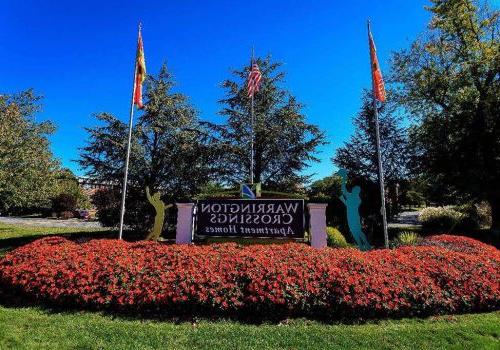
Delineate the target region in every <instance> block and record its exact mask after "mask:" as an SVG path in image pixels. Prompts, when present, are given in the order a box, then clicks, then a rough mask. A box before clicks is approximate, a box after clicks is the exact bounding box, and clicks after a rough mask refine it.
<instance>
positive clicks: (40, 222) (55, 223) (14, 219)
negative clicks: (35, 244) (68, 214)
mask: <svg viewBox="0 0 500 350" xmlns="http://www.w3.org/2000/svg"><path fill="white" fill-rule="evenodd" d="M0 222H1V223H5V224H12V225H26V226H43V227H79V228H98V227H101V224H100V223H99V222H97V221H85V220H80V219H68V220H62V219H52V218H32V217H18V216H0Z"/></svg>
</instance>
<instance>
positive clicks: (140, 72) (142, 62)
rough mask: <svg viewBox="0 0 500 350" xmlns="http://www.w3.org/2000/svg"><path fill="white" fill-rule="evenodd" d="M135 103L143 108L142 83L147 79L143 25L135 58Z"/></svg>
mask: <svg viewBox="0 0 500 350" xmlns="http://www.w3.org/2000/svg"><path fill="white" fill-rule="evenodd" d="M134 79H135V80H134V104H135V105H136V106H137V108H142V107H143V104H142V83H144V80H146V59H145V58H144V46H143V44H142V34H141V27H139V36H138V37H137V54H136V60H135V78H134Z"/></svg>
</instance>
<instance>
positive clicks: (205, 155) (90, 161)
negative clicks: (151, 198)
mask: <svg viewBox="0 0 500 350" xmlns="http://www.w3.org/2000/svg"><path fill="white" fill-rule="evenodd" d="M173 87H174V82H173V79H172V76H171V75H170V73H169V72H168V71H167V68H166V66H165V65H164V66H163V67H162V68H161V70H160V72H159V74H158V76H157V77H153V76H148V79H147V82H146V93H145V108H144V113H143V114H142V115H140V117H139V118H138V121H137V124H136V125H135V126H134V129H133V144H132V150H131V158H130V168H129V190H128V196H127V215H126V221H125V222H126V223H127V224H129V225H132V226H134V227H135V228H140V229H141V230H145V229H147V228H148V227H149V225H151V224H152V214H153V211H152V208H151V206H150V204H149V203H148V202H147V200H146V194H145V190H146V186H147V187H149V188H150V189H151V191H152V192H157V191H159V192H161V193H162V198H163V200H164V201H165V202H167V203H172V202H174V201H178V200H182V199H187V198H189V197H190V196H192V195H194V194H196V193H197V192H198V191H199V189H200V188H201V186H203V185H204V184H205V183H206V182H208V181H209V180H210V179H211V169H210V164H211V161H210V158H209V157H210V154H209V151H210V148H209V144H208V141H207V140H208V138H207V136H206V132H204V131H203V130H202V128H201V126H200V124H199V122H198V119H197V116H196V111H195V110H194V108H193V107H192V106H191V105H190V104H189V101H188V98H187V97H186V96H185V95H183V94H180V93H175V92H172V88H173ZM97 118H98V119H99V120H100V121H101V122H102V123H103V124H104V125H103V126H97V127H93V128H88V129H87V131H88V133H89V140H88V143H87V145H86V146H85V147H84V148H83V149H82V152H81V157H80V160H79V164H80V166H81V167H82V168H84V169H85V170H86V172H87V175H88V176H90V177H93V178H96V179H99V180H101V181H106V182H109V183H112V184H115V186H114V189H113V190H114V191H119V190H120V188H121V181H122V178H123V167H124V159H125V152H126V140H127V136H126V135H127V126H126V125H125V124H124V123H122V122H121V121H120V120H118V119H117V118H115V117H114V116H112V115H111V114H108V113H101V114H99V115H97ZM100 197H103V195H102V194H100ZM104 197H105V198H114V202H115V203H114V204H113V205H109V204H107V205H106V210H107V213H108V214H109V213H113V215H112V218H114V220H110V219H111V218H110V216H109V215H107V217H106V220H107V223H108V224H109V223H110V221H111V222H113V223H114V224H116V223H118V219H119V218H118V215H116V214H117V213H118V212H119V200H118V198H119V196H116V195H109V196H104Z"/></svg>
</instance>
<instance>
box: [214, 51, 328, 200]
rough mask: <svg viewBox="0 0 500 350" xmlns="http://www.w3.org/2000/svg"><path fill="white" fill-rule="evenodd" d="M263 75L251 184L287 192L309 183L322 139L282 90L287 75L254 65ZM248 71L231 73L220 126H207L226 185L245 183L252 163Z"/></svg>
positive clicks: (264, 63) (265, 64)
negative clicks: (214, 139)
mask: <svg viewBox="0 0 500 350" xmlns="http://www.w3.org/2000/svg"><path fill="white" fill-rule="evenodd" d="M256 62H257V64H258V65H259V68H260V71H261V73H262V83H261V86H260V91H259V92H257V93H256V94H255V100H254V106H255V107H254V111H255V128H254V134H255V163H254V174H255V180H254V181H255V182H262V183H263V185H264V188H265V189H269V190H270V189H272V190H284V191H286V190H290V189H291V188H297V187H299V186H301V185H302V184H303V183H304V182H306V181H308V180H309V178H310V176H309V175H304V174H303V171H304V170H305V169H306V168H307V167H308V166H309V164H310V163H311V162H314V161H318V159H317V158H316V156H315V153H316V151H317V147H318V146H319V145H322V144H324V143H325V142H324V134H323V132H321V131H320V129H319V128H318V127H317V126H316V125H312V124H308V123H307V121H306V116H305V115H304V114H303V112H302V109H303V105H302V104H301V103H299V102H298V101H297V99H296V98H295V97H294V96H292V95H291V94H290V92H288V91H287V90H286V89H285V88H284V87H283V83H284V78H285V73H284V72H283V71H281V70H280V67H281V64H280V63H277V62H272V61H271V59H270V58H269V57H268V58H266V59H260V58H259V59H257V60H256ZM249 68H250V67H248V66H246V67H243V68H241V69H239V70H234V71H233V72H232V75H233V77H234V79H228V80H226V81H224V82H223V84H222V86H223V88H224V90H225V91H226V96H225V97H224V98H223V99H222V100H221V101H220V103H221V104H222V106H223V108H222V110H221V111H220V113H219V114H220V115H221V116H223V117H224V118H226V122H225V123H224V124H223V125H215V124H212V123H207V124H208V126H209V127H210V129H211V130H212V132H214V133H215V135H216V137H217V138H218V142H217V144H216V146H217V148H218V150H219V156H220V158H219V161H218V165H219V170H220V174H221V178H222V179H223V180H224V182H226V183H229V184H235V183H241V182H247V181H249V169H250V163H251V155H250V154H251V153H250V148H251V147H250V143H251V113H250V111H251V107H250V105H251V103H250V98H249V97H248V94H247V89H246V82H247V76H248V73H249Z"/></svg>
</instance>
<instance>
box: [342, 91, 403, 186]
mask: <svg viewBox="0 0 500 350" xmlns="http://www.w3.org/2000/svg"><path fill="white" fill-rule="evenodd" d="M390 98H391V95H390V94H389V97H388V100H387V102H386V103H384V104H383V105H382V106H381V107H380V108H379V109H378V116H379V125H380V146H381V154H382V164H383V167H384V176H385V180H386V183H387V184H390V183H395V182H397V181H401V180H403V179H406V178H407V177H408V160H409V158H410V154H409V150H408V137H407V132H406V129H405V128H404V127H402V122H403V119H402V116H401V114H400V113H398V110H397V109H398V106H397V105H396V104H395V103H394V102H392V101H391V99H390ZM353 122H354V126H355V132H354V135H352V136H351V138H350V139H349V140H348V141H347V142H346V143H345V144H344V146H342V147H340V148H338V149H337V151H336V153H335V155H334V157H333V159H332V160H333V162H334V163H335V165H337V166H338V167H339V168H343V169H346V170H347V171H348V173H349V175H350V176H351V177H363V178H365V179H371V180H372V181H374V182H376V181H377V179H378V165H377V152H376V146H375V119H374V111H373V104H372V100H371V96H370V94H369V93H368V92H366V91H365V92H364V94H363V99H362V106H361V110H360V111H359V113H358V114H357V115H356V116H355V117H354V119H353Z"/></svg>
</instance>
